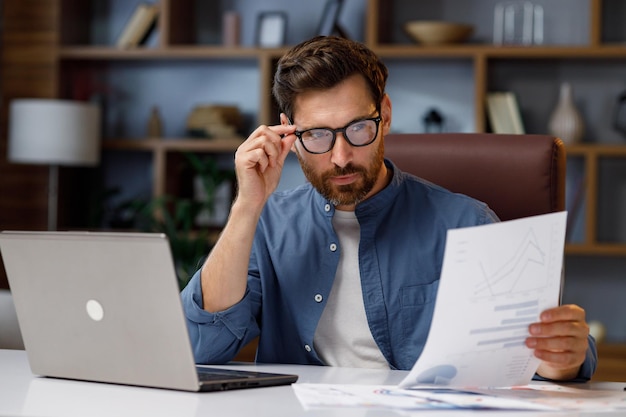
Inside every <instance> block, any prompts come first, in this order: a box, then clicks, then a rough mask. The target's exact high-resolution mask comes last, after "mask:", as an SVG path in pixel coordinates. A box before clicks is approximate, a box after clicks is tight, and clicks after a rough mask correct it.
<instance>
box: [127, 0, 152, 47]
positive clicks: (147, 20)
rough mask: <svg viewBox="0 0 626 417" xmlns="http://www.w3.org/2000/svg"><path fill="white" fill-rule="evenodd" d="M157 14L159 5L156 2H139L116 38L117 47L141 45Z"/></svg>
mask: <svg viewBox="0 0 626 417" xmlns="http://www.w3.org/2000/svg"><path fill="white" fill-rule="evenodd" d="M158 15H159V6H157V5H156V4H149V3H141V4H139V5H138V6H137V7H136V8H135V11H134V12H133V14H132V15H131V17H130V19H128V22H127V23H126V26H124V29H123V30H122V33H121V35H120V37H119V38H118V40H117V47H118V48H123V49H128V48H134V47H136V46H139V45H141V43H142V42H143V41H144V40H145V39H146V37H147V36H148V34H149V33H150V31H151V30H152V28H154V25H155V22H156V19H157V16H158Z"/></svg>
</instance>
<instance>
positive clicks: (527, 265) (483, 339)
mask: <svg viewBox="0 0 626 417" xmlns="http://www.w3.org/2000/svg"><path fill="white" fill-rule="evenodd" d="M566 219H567V213H566V212H558V213H551V214H545V215H538V216H532V217H527V218H523V219H518V220H510V221H506V222H501V223H495V224H489V225H483V226H476V227H468V228H461V229H454V230H449V231H448V234H447V241H446V248H445V251H444V258H443V266H442V271H441V279H440V283H439V290H438V292H437V299H436V304H435V309H434V315H433V321H432V324H431V327H430V332H429V334H428V339H427V341H426V344H425V346H424V350H423V352H422V354H421V355H420V357H419V359H418V360H417V362H416V363H415V365H414V366H413V369H412V370H411V372H410V373H409V375H408V376H407V377H406V378H405V379H404V380H403V381H402V382H401V383H400V387H401V388H409V387H414V386H418V385H429V384H434V385H442V386H456V387H510V386H514V385H526V384H528V383H529V382H530V380H531V378H532V377H533V375H534V373H535V371H536V370H537V367H538V366H539V359H537V358H536V357H534V356H533V352H532V350H531V349H529V348H527V347H526V346H525V344H524V340H525V339H526V338H527V337H528V336H529V333H528V326H529V324H531V323H534V322H537V321H539V314H540V313H541V312H542V311H543V310H545V309H547V308H551V307H556V306H557V305H558V304H559V297H560V291H561V282H562V269H563V249H564V245H565V227H566Z"/></svg>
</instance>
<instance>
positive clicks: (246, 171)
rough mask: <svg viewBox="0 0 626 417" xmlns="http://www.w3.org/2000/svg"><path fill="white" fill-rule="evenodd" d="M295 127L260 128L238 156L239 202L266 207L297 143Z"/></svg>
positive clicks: (253, 133) (236, 166)
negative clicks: (285, 163)
mask: <svg viewBox="0 0 626 417" xmlns="http://www.w3.org/2000/svg"><path fill="white" fill-rule="evenodd" d="M295 130H296V127H295V126H292V125H277V126H259V127H258V128H257V129H256V130H255V131H254V132H252V134H250V136H249V137H248V139H247V140H246V141H245V142H244V143H242V144H241V145H240V146H239V148H238V149H237V152H236V153H235V170H236V172H237V186H238V188H237V189H238V194H237V199H238V200H239V199H243V200H245V202H246V204H248V205H249V206H250V207H259V206H262V205H263V204H265V201H266V200H267V199H268V198H269V196H270V194H272V192H274V190H275V189H276V187H277V186H278V182H279V181H280V174H281V172H282V169H283V165H284V162H285V158H286V157H287V155H288V154H289V151H290V149H291V147H292V145H293V143H294V142H295V140H296V136H295V135H294V134H293V132H294V131H295Z"/></svg>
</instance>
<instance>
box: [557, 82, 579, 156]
mask: <svg viewBox="0 0 626 417" xmlns="http://www.w3.org/2000/svg"><path fill="white" fill-rule="evenodd" d="M548 130H549V131H550V134H552V135H554V136H556V137H558V138H560V139H561V140H562V141H563V142H564V143H565V144H573V143H577V142H580V141H581V139H582V137H583V134H584V133H585V126H584V123H583V119H582V117H581V115H580V113H579V112H578V109H576V106H575V105H574V95H573V92H572V86H571V85H570V84H569V83H563V84H561V89H560V93H559V102H558V103H557V105H556V107H555V108H554V111H553V112H552V116H550V122H549V124H548Z"/></svg>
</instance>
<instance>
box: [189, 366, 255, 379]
mask: <svg viewBox="0 0 626 417" xmlns="http://www.w3.org/2000/svg"><path fill="white" fill-rule="evenodd" d="M197 370H198V379H199V380H200V382H206V381H219V380H224V379H228V378H251V377H252V375H250V374H247V373H245V372H239V371H235V370H233V371H225V370H220V369H207V368H197Z"/></svg>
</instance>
